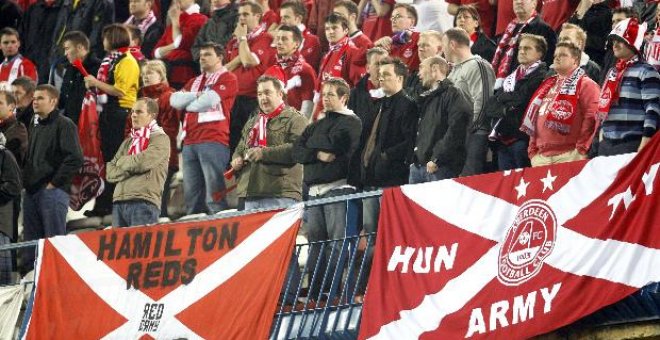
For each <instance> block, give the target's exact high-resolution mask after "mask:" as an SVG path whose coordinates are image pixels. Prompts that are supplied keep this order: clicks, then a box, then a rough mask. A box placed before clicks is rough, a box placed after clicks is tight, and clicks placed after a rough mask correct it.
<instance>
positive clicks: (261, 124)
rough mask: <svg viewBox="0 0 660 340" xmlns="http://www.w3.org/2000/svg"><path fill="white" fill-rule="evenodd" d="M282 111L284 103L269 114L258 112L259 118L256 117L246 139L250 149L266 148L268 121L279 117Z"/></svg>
mask: <svg viewBox="0 0 660 340" xmlns="http://www.w3.org/2000/svg"><path fill="white" fill-rule="evenodd" d="M282 111H284V103H282V104H280V106H278V107H277V108H275V110H273V111H272V112H270V113H264V112H261V111H259V117H257V121H256V122H255V124H254V127H252V130H251V131H250V136H249V138H248V140H249V146H250V147H260V148H262V147H266V146H268V121H270V120H271V119H273V118H275V117H277V116H279V115H280V113H282Z"/></svg>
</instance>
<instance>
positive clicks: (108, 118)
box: [94, 105, 130, 215]
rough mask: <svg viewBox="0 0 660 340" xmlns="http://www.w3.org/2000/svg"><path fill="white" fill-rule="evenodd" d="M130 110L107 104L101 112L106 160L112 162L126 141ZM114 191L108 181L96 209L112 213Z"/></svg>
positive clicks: (104, 212) (102, 139) (102, 142)
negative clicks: (125, 129) (125, 131)
mask: <svg viewBox="0 0 660 340" xmlns="http://www.w3.org/2000/svg"><path fill="white" fill-rule="evenodd" d="M129 111H130V109H126V108H121V107H113V106H110V105H106V107H104V108H103V112H101V113H100V114H99V131H100V134H101V153H103V161H104V162H110V161H111V160H112V159H113V158H114V157H115V154H116V153H117V150H119V146H120V145H121V142H123V141H124V128H125V127H126V117H128V113H129ZM114 192H115V185H114V184H112V183H109V182H108V181H106V182H105V189H103V192H102V193H101V195H99V197H97V198H96V203H95V205H94V210H95V211H98V212H99V213H102V214H104V215H109V214H111V213H112V194H113V193H114Z"/></svg>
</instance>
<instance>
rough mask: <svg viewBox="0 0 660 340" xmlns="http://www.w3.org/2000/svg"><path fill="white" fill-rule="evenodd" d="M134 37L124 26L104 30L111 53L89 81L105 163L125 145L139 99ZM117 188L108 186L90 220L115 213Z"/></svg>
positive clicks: (106, 49)
mask: <svg viewBox="0 0 660 340" xmlns="http://www.w3.org/2000/svg"><path fill="white" fill-rule="evenodd" d="M130 45H131V35H130V33H129V31H128V29H127V28H126V27H125V26H124V25H121V24H112V25H108V26H106V27H105V28H104V29H103V48H104V49H105V51H106V52H107V54H106V56H105V58H103V61H102V62H101V67H100V68H99V71H98V74H97V75H96V77H94V76H92V75H88V76H86V77H85V86H86V87H87V88H88V89H91V88H95V89H96V94H97V97H96V101H97V109H98V110H99V130H100V133H101V152H102V153H103V159H104V160H111V159H112V158H113V157H114V155H115V153H116V152H117V149H119V145H120V144H121V142H122V141H123V137H124V128H125V127H126V117H127V116H128V114H129V112H130V110H131V108H132V107H133V104H134V103H135V100H136V99H137V94H138V87H139V81H140V67H139V66H138V62H137V61H136V60H135V58H134V57H133V56H132V55H131V53H130ZM114 188H115V186H114V185H112V184H110V183H107V182H106V184H105V190H104V191H103V193H102V194H101V195H100V196H99V197H98V198H97V199H96V205H95V206H94V209H93V210H91V211H86V212H85V215H86V216H105V215H109V214H110V213H111V212H112V193H113V191H114Z"/></svg>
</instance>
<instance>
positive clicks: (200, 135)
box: [170, 43, 238, 214]
mask: <svg viewBox="0 0 660 340" xmlns="http://www.w3.org/2000/svg"><path fill="white" fill-rule="evenodd" d="M199 55H200V56H199V64H200V66H201V69H202V74H201V75H200V76H197V77H195V78H193V79H191V80H190V81H189V82H188V83H187V84H186V86H185V87H184V88H183V90H181V91H179V92H175V93H173V94H172V96H171V97H170V104H171V105H172V107H174V108H175V109H179V110H184V111H185V117H184V120H183V134H184V137H183V150H182V153H183V174H184V177H183V192H184V197H185V201H186V211H187V213H188V214H197V213H209V214H214V213H217V212H218V211H221V210H224V209H227V207H228V206H227V202H226V201H225V200H224V199H223V200H221V201H220V202H216V201H215V200H214V199H213V194H214V193H216V192H222V191H223V190H224V189H225V181H224V177H223V176H222V173H223V172H224V171H225V169H226V168H227V164H228V163H229V155H230V154H229V112H230V110H231V107H232V106H233V105H234V99H235V98H236V93H237V91H238V80H237V78H236V75H234V74H233V73H231V72H229V71H227V69H226V68H225V67H224V66H223V62H222V61H223V59H224V58H223V57H224V50H223V48H222V46H220V45H218V44H215V43H207V44H204V45H202V46H201V47H200V50H199Z"/></svg>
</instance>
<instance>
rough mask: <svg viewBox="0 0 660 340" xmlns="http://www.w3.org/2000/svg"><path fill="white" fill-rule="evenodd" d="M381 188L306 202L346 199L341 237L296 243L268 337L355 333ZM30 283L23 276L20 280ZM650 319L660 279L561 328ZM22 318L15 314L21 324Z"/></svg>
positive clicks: (24, 245) (658, 311)
mask: <svg viewBox="0 0 660 340" xmlns="http://www.w3.org/2000/svg"><path fill="white" fill-rule="evenodd" d="M381 194H382V191H373V192H367V193H359V194H352V195H346V196H338V197H332V198H326V199H319V200H313V201H307V202H305V206H306V207H311V206H318V205H327V204H332V203H338V202H342V203H345V204H346V207H347V210H346V211H347V213H346V226H347V227H346V233H345V237H343V238H341V239H336V240H326V241H319V242H306V243H300V244H296V246H295V249H293V260H292V262H294V263H295V264H294V265H291V266H290V269H289V272H288V274H287V277H286V279H285V285H284V286H283V287H282V292H281V294H280V295H281V297H280V303H279V305H278V309H277V312H276V314H275V315H274V318H273V324H272V329H271V336H270V339H277V340H280V339H296V338H311V337H313V338H319V337H321V338H332V339H354V338H357V334H358V330H359V326H360V318H361V315H362V297H363V295H364V293H365V292H366V289H367V279H368V268H369V266H370V263H369V261H370V260H371V252H370V251H369V250H370V249H372V247H373V245H374V244H375V239H376V233H371V234H361V233H360V228H361V217H362V215H361V209H362V200H363V199H365V198H374V197H379V196H380V195H381ZM254 212H255V211H247V212H231V213H224V214H222V213H221V214H219V215H215V216H209V217H208V218H209V219H210V218H213V219H216V218H218V217H235V216H242V215H247V214H251V213H254ZM36 244H37V241H28V242H21V243H15V244H9V245H3V246H0V251H2V250H23V251H29V249H30V248H34V246H35V245H36ZM324 253H325V256H323V254H324ZM329 260H334V261H336V266H334V268H333V266H328V265H327V264H328V262H329ZM29 283H30V282H26V281H22V282H21V283H20V284H22V285H25V284H29ZM46 289H47V288H46ZM649 320H660V283H653V284H650V285H648V286H646V287H644V288H642V289H640V290H639V291H638V292H637V293H635V294H633V295H631V296H629V297H627V298H626V299H624V300H622V301H620V302H618V303H616V304H614V305H611V306H609V307H607V308H604V309H602V310H600V311H598V312H596V313H594V314H592V315H590V316H587V317H585V318H583V319H581V320H579V321H577V322H575V323H573V324H571V325H569V326H566V327H565V328H564V329H562V330H560V331H559V332H573V331H577V330H579V329H584V328H587V327H594V326H604V325H614V324H622V323H632V322H639V321H649ZM21 322H22V320H19V324H20V323H21Z"/></svg>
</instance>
